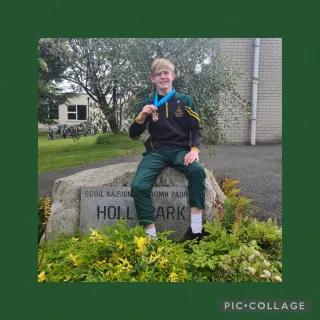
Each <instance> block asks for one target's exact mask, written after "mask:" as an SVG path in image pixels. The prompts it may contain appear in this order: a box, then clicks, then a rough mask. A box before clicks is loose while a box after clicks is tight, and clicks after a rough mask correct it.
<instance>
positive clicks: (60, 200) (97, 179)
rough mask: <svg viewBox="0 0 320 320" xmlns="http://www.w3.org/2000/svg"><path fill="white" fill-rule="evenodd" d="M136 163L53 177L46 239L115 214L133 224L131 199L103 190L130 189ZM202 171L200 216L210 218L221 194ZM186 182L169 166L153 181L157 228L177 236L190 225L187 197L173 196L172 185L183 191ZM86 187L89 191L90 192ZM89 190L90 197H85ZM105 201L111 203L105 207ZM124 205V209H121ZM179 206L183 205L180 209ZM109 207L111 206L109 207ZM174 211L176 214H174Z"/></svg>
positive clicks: (95, 225)
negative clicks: (59, 177)
mask: <svg viewBox="0 0 320 320" xmlns="http://www.w3.org/2000/svg"><path fill="white" fill-rule="evenodd" d="M137 166H138V162H131V163H121V164H116V165H111V166H106V167H102V168H97V169H91V170H86V171H82V172H79V173H77V174H74V175H71V176H68V177H65V178H61V179H58V180H56V181H55V183H54V187H53V192H52V208H51V219H50V222H49V224H48V230H49V234H48V236H49V239H50V238H52V237H53V236H54V235H55V234H58V233H64V234H68V233H73V232H75V231H76V230H77V229H81V230H82V231H84V232H86V231H89V229H90V228H92V229H95V228H98V227H99V226H102V224H113V223H115V221H116V220H117V218H119V217H121V218H125V219H126V218H127V224H128V226H129V227H133V226H135V225H137V223H138V220H137V218H136V213H135V208H134V205H133V199H132V198H131V197H130V196H129V197H123V198H122V197H121V196H120V197H119V196H118V197H117V199H116V198H114V197H109V198H108V197H105V196H106V195H107V194H109V195H111V194H112V193H111V192H109V191H106V190H112V189H115V190H124V193H123V194H126V190H127V191H128V190H130V185H131V183H132V180H133V178H134V175H135V172H136V170H137ZM205 172H206V181H205V184H206V201H205V209H204V212H203V213H204V214H203V219H204V220H207V221H212V220H213V219H214V212H213V211H214V207H215V206H214V204H215V200H216V199H219V200H220V201H221V202H223V201H224V199H225V195H224V194H223V192H222V191H221V189H220V187H219V185H218V183H217V182H216V181H215V179H214V177H213V175H212V173H211V172H210V171H209V170H208V169H205ZM187 185H188V181H187V179H186V178H185V176H184V175H183V174H182V173H180V172H179V171H177V170H175V169H172V168H165V169H164V170H162V172H161V173H160V174H159V176H158V178H157V180H156V183H155V185H154V189H153V198H152V199H153V206H154V208H155V215H157V219H156V223H157V229H158V230H174V231H176V232H175V234H174V237H180V236H181V235H182V234H183V233H184V232H185V230H186V229H187V228H188V227H189V225H190V208H189V206H188V202H187V198H185V199H183V197H175V196H174V193H173V190H175V189H176V190H179V194H182V195H183V194H185V193H187ZM111 187H118V188H111ZM108 188H109V189H108ZM90 190H92V191H93V192H91V193H90ZM161 190H163V192H162V194H165V192H167V194H168V195H169V196H168V197H167V198H166V199H163V198H161V197H160V198H159V197H158V196H157V195H158V194H160V195H161V193H160V192H159V191H161ZM156 191H157V192H156ZM168 191H169V192H168ZM183 191H185V192H183ZM90 194H91V195H92V199H89V198H85V196H89V195H90ZM171 194H172V196H171ZM177 194H178V193H177ZM118 195H119V194H118ZM81 196H82V197H81ZM114 201H116V202H114ZM108 205H109V206H111V207H107V206H108ZM179 205H180V209H178V210H176V211H179V212H176V213H175V214H176V215H174V213H173V211H174V209H173V208H174V207H177V206H179ZM124 206H126V208H127V210H123V208H124ZM183 206H185V208H184V209H183V211H181V210H182V207H183ZM160 207H161V208H163V210H162V209H161V208H160ZM165 207H166V208H165ZM110 208H111V209H112V210H109V209H110ZM116 208H118V209H116ZM159 208H160V209H159ZM167 208H171V209H167ZM97 209H98V211H97ZM166 210H167V211H166ZM168 210H169V211H168ZM170 210H171V211H170ZM119 211H120V212H121V214H120V212H119ZM122 211H126V212H122ZM177 213H179V214H178V215H177ZM180 213H181V214H180Z"/></svg>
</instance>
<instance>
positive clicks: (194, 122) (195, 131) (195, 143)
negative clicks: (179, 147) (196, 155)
mask: <svg viewBox="0 0 320 320" xmlns="http://www.w3.org/2000/svg"><path fill="white" fill-rule="evenodd" d="M185 108H186V111H187V113H188V115H189V124H190V131H191V149H195V150H197V151H198V152H200V147H201V144H202V128H201V127H200V118H199V113H198V110H197V108H196V107H195V106H194V104H193V103H192V101H191V99H190V97H188V99H187V101H186V107H185Z"/></svg>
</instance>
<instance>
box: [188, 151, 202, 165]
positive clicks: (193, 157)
mask: <svg viewBox="0 0 320 320" xmlns="http://www.w3.org/2000/svg"><path fill="white" fill-rule="evenodd" d="M194 161H195V162H199V152H198V151H197V150H195V149H192V150H191V151H190V152H188V153H187V154H186V155H185V157H184V165H185V166H188V165H189V164H191V163H192V162H194Z"/></svg>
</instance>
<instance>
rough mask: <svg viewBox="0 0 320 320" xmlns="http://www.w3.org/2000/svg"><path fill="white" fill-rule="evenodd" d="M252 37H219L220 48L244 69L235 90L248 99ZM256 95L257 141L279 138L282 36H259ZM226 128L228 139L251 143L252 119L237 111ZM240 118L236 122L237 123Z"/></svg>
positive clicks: (268, 141)
mask: <svg viewBox="0 0 320 320" xmlns="http://www.w3.org/2000/svg"><path fill="white" fill-rule="evenodd" d="M254 40H255V39H254V38H220V39H219V52H220V54H222V55H225V56H229V57H230V58H231V61H232V62H233V63H234V64H237V65H238V66H239V67H240V69H241V71H242V72H243V73H244V78H243V79H241V80H239V82H238V83H237V91H238V92H239V93H240V95H241V96H242V97H243V98H244V99H245V100H247V101H249V102H251V101H252V82H251V81H249V80H247V79H249V78H252V76H253V65H254ZM258 71H259V72H258V96H257V120H256V144H264V143H281V142H282V39H281V38H261V39H260V54H259V68H258ZM238 119H239V121H237V123H236V121H234V122H233V123H232V121H231V123H230V124H229V126H228V127H227V128H226V129H225V133H226V139H227V141H229V142H231V143H244V144H249V143H250V137H251V120H248V119H246V118H245V117H244V116H243V115H241V114H239V115H238ZM238 122H239V123H238Z"/></svg>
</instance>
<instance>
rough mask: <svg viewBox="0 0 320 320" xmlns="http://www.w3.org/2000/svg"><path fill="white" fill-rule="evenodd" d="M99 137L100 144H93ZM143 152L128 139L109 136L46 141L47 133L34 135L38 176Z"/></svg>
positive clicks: (120, 136) (139, 146)
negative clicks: (47, 172) (101, 141)
mask: <svg viewBox="0 0 320 320" xmlns="http://www.w3.org/2000/svg"><path fill="white" fill-rule="evenodd" d="M99 136H101V137H100V139H102V140H103V142H104V143H102V144H97V143H96V140H97V138H98V137H99ZM144 150H145V148H144V146H143V143H142V142H141V141H140V140H131V139H130V138H129V137H128V135H124V134H119V135H114V134H112V133H107V134H98V135H96V136H88V137H81V138H80V139H79V140H78V141H76V142H74V141H73V139H72V138H67V139H61V138H60V139H56V140H48V133H47V131H46V132H39V135H38V173H41V172H46V171H53V170H56V169H62V168H66V167H71V166H74V165H78V164H86V163H91V162H96V161H101V160H106V159H110V158H115V157H119V156H122V155H125V154H132V153H140V152H143V151H144Z"/></svg>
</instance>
